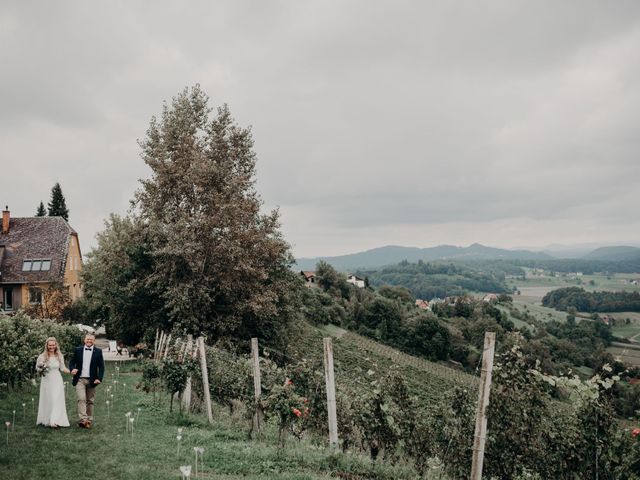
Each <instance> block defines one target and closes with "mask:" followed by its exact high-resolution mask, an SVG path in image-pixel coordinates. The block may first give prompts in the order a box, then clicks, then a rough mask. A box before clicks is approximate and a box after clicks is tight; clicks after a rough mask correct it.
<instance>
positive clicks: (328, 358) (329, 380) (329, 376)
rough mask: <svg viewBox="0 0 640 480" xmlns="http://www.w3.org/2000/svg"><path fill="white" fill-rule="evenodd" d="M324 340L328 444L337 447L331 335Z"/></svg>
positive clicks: (336, 417)
mask: <svg viewBox="0 0 640 480" xmlns="http://www.w3.org/2000/svg"><path fill="white" fill-rule="evenodd" d="M323 342H324V378H325V382H326V386H327V412H328V414H329V446H330V447H331V448H333V449H336V448H337V447H338V416H337V414H336V385H335V380H334V376H333V346H332V344H331V337H325V338H324V339H323Z"/></svg>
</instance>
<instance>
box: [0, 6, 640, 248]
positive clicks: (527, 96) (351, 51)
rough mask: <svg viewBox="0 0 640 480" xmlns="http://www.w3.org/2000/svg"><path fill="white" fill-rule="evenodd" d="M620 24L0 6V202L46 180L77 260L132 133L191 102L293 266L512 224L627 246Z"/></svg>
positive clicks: (120, 184)
mask: <svg viewBox="0 0 640 480" xmlns="http://www.w3.org/2000/svg"><path fill="white" fill-rule="evenodd" d="M639 13H640V3H638V2H636V1H620V2H608V3H602V2H598V1H568V2H532V1H524V0H522V1H519V0H513V1H509V2H504V1H489V2H480V3H478V2H462V1H437V2H416V1H399V2H393V3H389V2H382V1H370V0H366V1H365V0H361V1H349V2H344V1H337V0H336V1H309V2H289V1H282V2H258V3H256V2H238V1H233V2H204V1H203V2H190V3H189V4H186V5H185V4H181V3H176V2H163V1H160V2H153V3H152V4H143V3H140V4H137V3H132V2H125V1H120V2H110V3H108V4H96V3H93V2H92V3H89V2H82V1H69V2H62V3H60V2H57V3H51V2H46V3H41V2H39V3H35V2H14V3H6V2H5V3H3V4H2V5H1V6H0V62H1V64H2V65H3V75H2V76H0V104H1V105H2V108H1V109H0V142H1V144H2V145H3V149H2V151H0V159H1V160H2V162H3V164H4V163H5V162H7V161H12V162H15V161H19V167H18V168H17V169H16V171H14V172H13V173H12V175H13V176H14V178H15V180H16V181H15V185H10V186H8V187H7V188H3V192H2V194H0V201H2V202H3V203H10V204H12V205H15V206H16V207H15V208H12V210H14V211H16V213H18V212H20V214H22V215H28V214H31V212H32V211H35V206H36V205H37V201H39V200H40V199H41V198H42V199H43V200H45V202H46V200H47V197H48V193H49V189H50V188H51V185H52V184H53V183H54V182H55V181H61V182H62V186H63V190H64V192H65V194H66V196H67V199H68V201H69V203H70V207H71V218H72V224H73V225H74V226H75V227H76V228H77V229H78V230H80V233H81V235H82V237H83V238H84V241H83V245H84V246H85V247H84V248H85V249H86V248H87V246H88V245H90V244H92V243H93V240H92V237H93V235H94V233H95V231H96V229H99V228H101V224H102V219H104V218H106V217H107V215H108V214H109V212H111V211H116V212H119V213H124V212H126V210H127V208H128V199H129V198H131V196H132V194H133V191H134V190H135V188H136V185H137V183H136V182H137V179H138V178H141V177H144V176H146V175H148V172H147V169H146V166H145V165H144V163H143V162H142V161H141V160H140V159H139V156H138V147H137V145H136V139H137V138H141V137H143V136H144V133H145V131H146V128H147V125H148V122H149V119H150V117H151V116H152V115H154V114H156V115H157V114H159V113H160V111H161V108H162V101H164V100H167V101H168V100H170V98H171V97H172V96H173V95H175V94H176V93H178V92H179V91H181V90H182V89H183V88H184V87H185V86H187V85H192V84H194V83H201V84H202V86H203V88H204V89H205V91H207V92H208V93H209V95H210V96H211V99H212V104H214V105H219V104H220V103H223V102H226V103H229V105H230V108H231V111H232V113H233V114H234V115H235V117H236V118H237V120H238V122H239V123H240V124H241V125H249V124H250V125H252V126H253V132H254V136H255V140H256V151H257V153H258V158H259V163H258V172H259V177H258V188H259V190H260V193H261V194H262V196H263V198H264V200H265V208H269V207H271V206H274V205H280V206H282V220H283V224H284V225H285V232H286V233H287V235H288V238H289V240H290V241H291V242H292V243H294V244H296V248H297V249H300V250H301V251H304V249H310V248H311V245H313V248H314V249H316V248H322V247H323V246H324V248H326V250H323V251H309V250H307V251H306V252H305V254H307V255H321V254H331V253H332V250H335V249H338V248H341V247H340V245H345V244H348V245H356V244H357V241H358V240H357V236H358V233H357V232H358V229H361V230H359V231H361V232H367V235H371V234H372V233H371V232H376V233H375V234H376V235H379V233H380V232H381V231H383V230H385V229H387V230H388V232H389V234H388V236H384V239H385V240H388V241H393V235H396V234H397V235H398V238H402V239H406V238H407V236H411V235H414V236H415V237H412V238H415V239H416V241H415V242H409V243H411V244H415V245H418V244H419V241H424V239H425V238H430V237H429V236H428V235H425V236H421V235H422V234H421V233H420V232H421V231H420V230H419V229H420V228H422V227H424V229H425V231H428V230H429V229H433V228H435V227H436V226H437V228H439V230H440V231H441V232H442V235H443V237H444V236H446V232H449V235H450V238H449V239H448V243H461V242H462V239H463V233H462V232H468V231H477V230H478V229H477V228H476V227H475V226H476V225H478V224H480V223H481V222H507V223H508V222H509V221H510V219H516V218H527V219H531V220H532V222H533V223H535V229H533V227H532V230H531V231H530V232H528V233H527V232H525V231H524V230H525V229H526V228H528V227H527V222H525V221H522V222H521V221H515V220H514V221H513V222H512V224H513V225H514V227H513V232H512V234H513V239H514V241H516V240H518V241H522V240H520V239H528V238H532V237H533V236H535V235H539V236H542V235H543V233H542V232H540V229H541V228H543V227H542V226H543V225H545V222H547V225H549V229H555V231H557V233H558V235H559V236H561V237H562V238H557V239H552V241H557V242H562V241H563V238H568V236H567V235H569V234H568V233H567V232H568V230H567V231H564V230H563V231H561V229H559V228H558V222H562V221H564V220H567V221H569V220H570V221H571V225H572V226H574V227H576V226H579V225H584V228H587V227H588V228H589V229H590V230H589V232H593V231H594V230H593V229H591V228H592V226H593V225H606V228H607V230H608V232H609V233H610V234H611V236H615V232H616V231H618V232H620V234H621V235H623V236H625V235H626V236H628V234H629V231H630V229H629V224H630V223H631V224H633V223H634V222H635V223H636V224H637V223H638V221H640V213H638V212H637V211H636V210H635V209H633V208H631V207H630V206H629V205H630V202H632V201H633V197H630V196H629V192H630V191H632V190H634V189H635V190H636V191H637V189H638V186H639V184H638V180H637V179H638V178H640V175H639V174H640V163H639V162H637V158H638V152H639V151H640V145H639V142H640V140H638V139H639V138H640V135H639V134H640V131H639V127H638V125H640V122H638V121H637V118H636V117H637V112H638V111H639V109H640V87H638V85H640V82H638V80H639V77H640V75H639V73H640V61H639V60H638V58H637V51H638V48H640V24H639V23H638V21H637V18H639V15H638V14H639ZM25 185H28V186H29V188H24V186H25ZM43 197H44V198H43ZM302 219H305V220H304V221H303V220H302ZM580 222H581V223H580ZM453 223H456V224H459V225H463V224H464V225H467V226H468V225H474V227H473V228H471V227H468V228H467V227H464V226H458V227H456V228H457V230H456V229H450V230H448V229H447V228H448V227H446V225H450V224H453ZM403 225H405V226H406V225H409V227H403ZM421 226H422V227H421ZM516 229H517V231H516ZM487 232H488V233H487V236H488V235H489V234H490V233H491V229H490V228H489V229H487ZM345 235H354V236H356V238H350V239H348V240H347V239H345ZM363 235H365V234H364V233H363ZM465 235H466V233H465ZM544 235H547V236H548V235H549V233H548V232H544ZM379 238H381V239H382V238H383V236H382V235H380V236H379ZM487 238H488V237H484V238H482V239H472V238H471V239H470V238H467V237H466V236H465V237H464V239H465V241H467V243H469V242H472V241H476V240H483V241H485V242H486V241H487ZM505 238H506V237H504V235H503V236H502V237H501V238H499V239H496V241H497V240H500V241H504V240H505ZM311 239H322V242H318V241H316V243H313V242H312V240H311ZM418 240H419V241H418ZM395 243H402V242H401V241H400V240H398V241H396V242H395ZM368 246H369V247H371V246H375V245H368ZM420 246H422V245H420ZM425 246H426V245H425ZM342 253H345V252H342Z"/></svg>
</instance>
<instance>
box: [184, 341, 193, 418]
mask: <svg viewBox="0 0 640 480" xmlns="http://www.w3.org/2000/svg"><path fill="white" fill-rule="evenodd" d="M192 351H193V336H192V335H187V343H186V344H185V349H184V353H183V355H182V360H183V361H184V360H185V358H186V357H187V356H188V355H191V352H192ZM182 405H183V406H184V409H185V411H186V412H187V413H189V411H190V410H191V375H189V377H188V378H187V384H186V386H185V387H184V394H183V395H182Z"/></svg>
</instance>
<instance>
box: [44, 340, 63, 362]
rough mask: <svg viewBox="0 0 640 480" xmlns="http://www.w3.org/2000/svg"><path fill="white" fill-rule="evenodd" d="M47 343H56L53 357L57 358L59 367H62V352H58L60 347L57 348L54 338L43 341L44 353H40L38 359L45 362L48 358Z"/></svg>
mask: <svg viewBox="0 0 640 480" xmlns="http://www.w3.org/2000/svg"><path fill="white" fill-rule="evenodd" d="M49 342H56V350H55V352H54V353H55V355H56V357H58V360H59V361H60V364H61V365H64V357H63V356H62V352H61V351H60V347H59V346H58V340H56V337H49V338H47V339H46V340H45V342H44V352H42V353H41V354H40V358H42V360H44V361H46V360H47V359H48V358H49V348H47V347H48V345H49Z"/></svg>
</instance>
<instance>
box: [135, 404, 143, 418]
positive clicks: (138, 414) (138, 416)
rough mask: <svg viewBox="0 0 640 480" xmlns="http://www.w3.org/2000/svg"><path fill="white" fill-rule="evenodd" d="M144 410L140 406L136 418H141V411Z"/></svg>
mask: <svg viewBox="0 0 640 480" xmlns="http://www.w3.org/2000/svg"><path fill="white" fill-rule="evenodd" d="M141 411H142V409H141V408H140V407H138V411H137V412H136V420H138V418H140V412H141Z"/></svg>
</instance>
